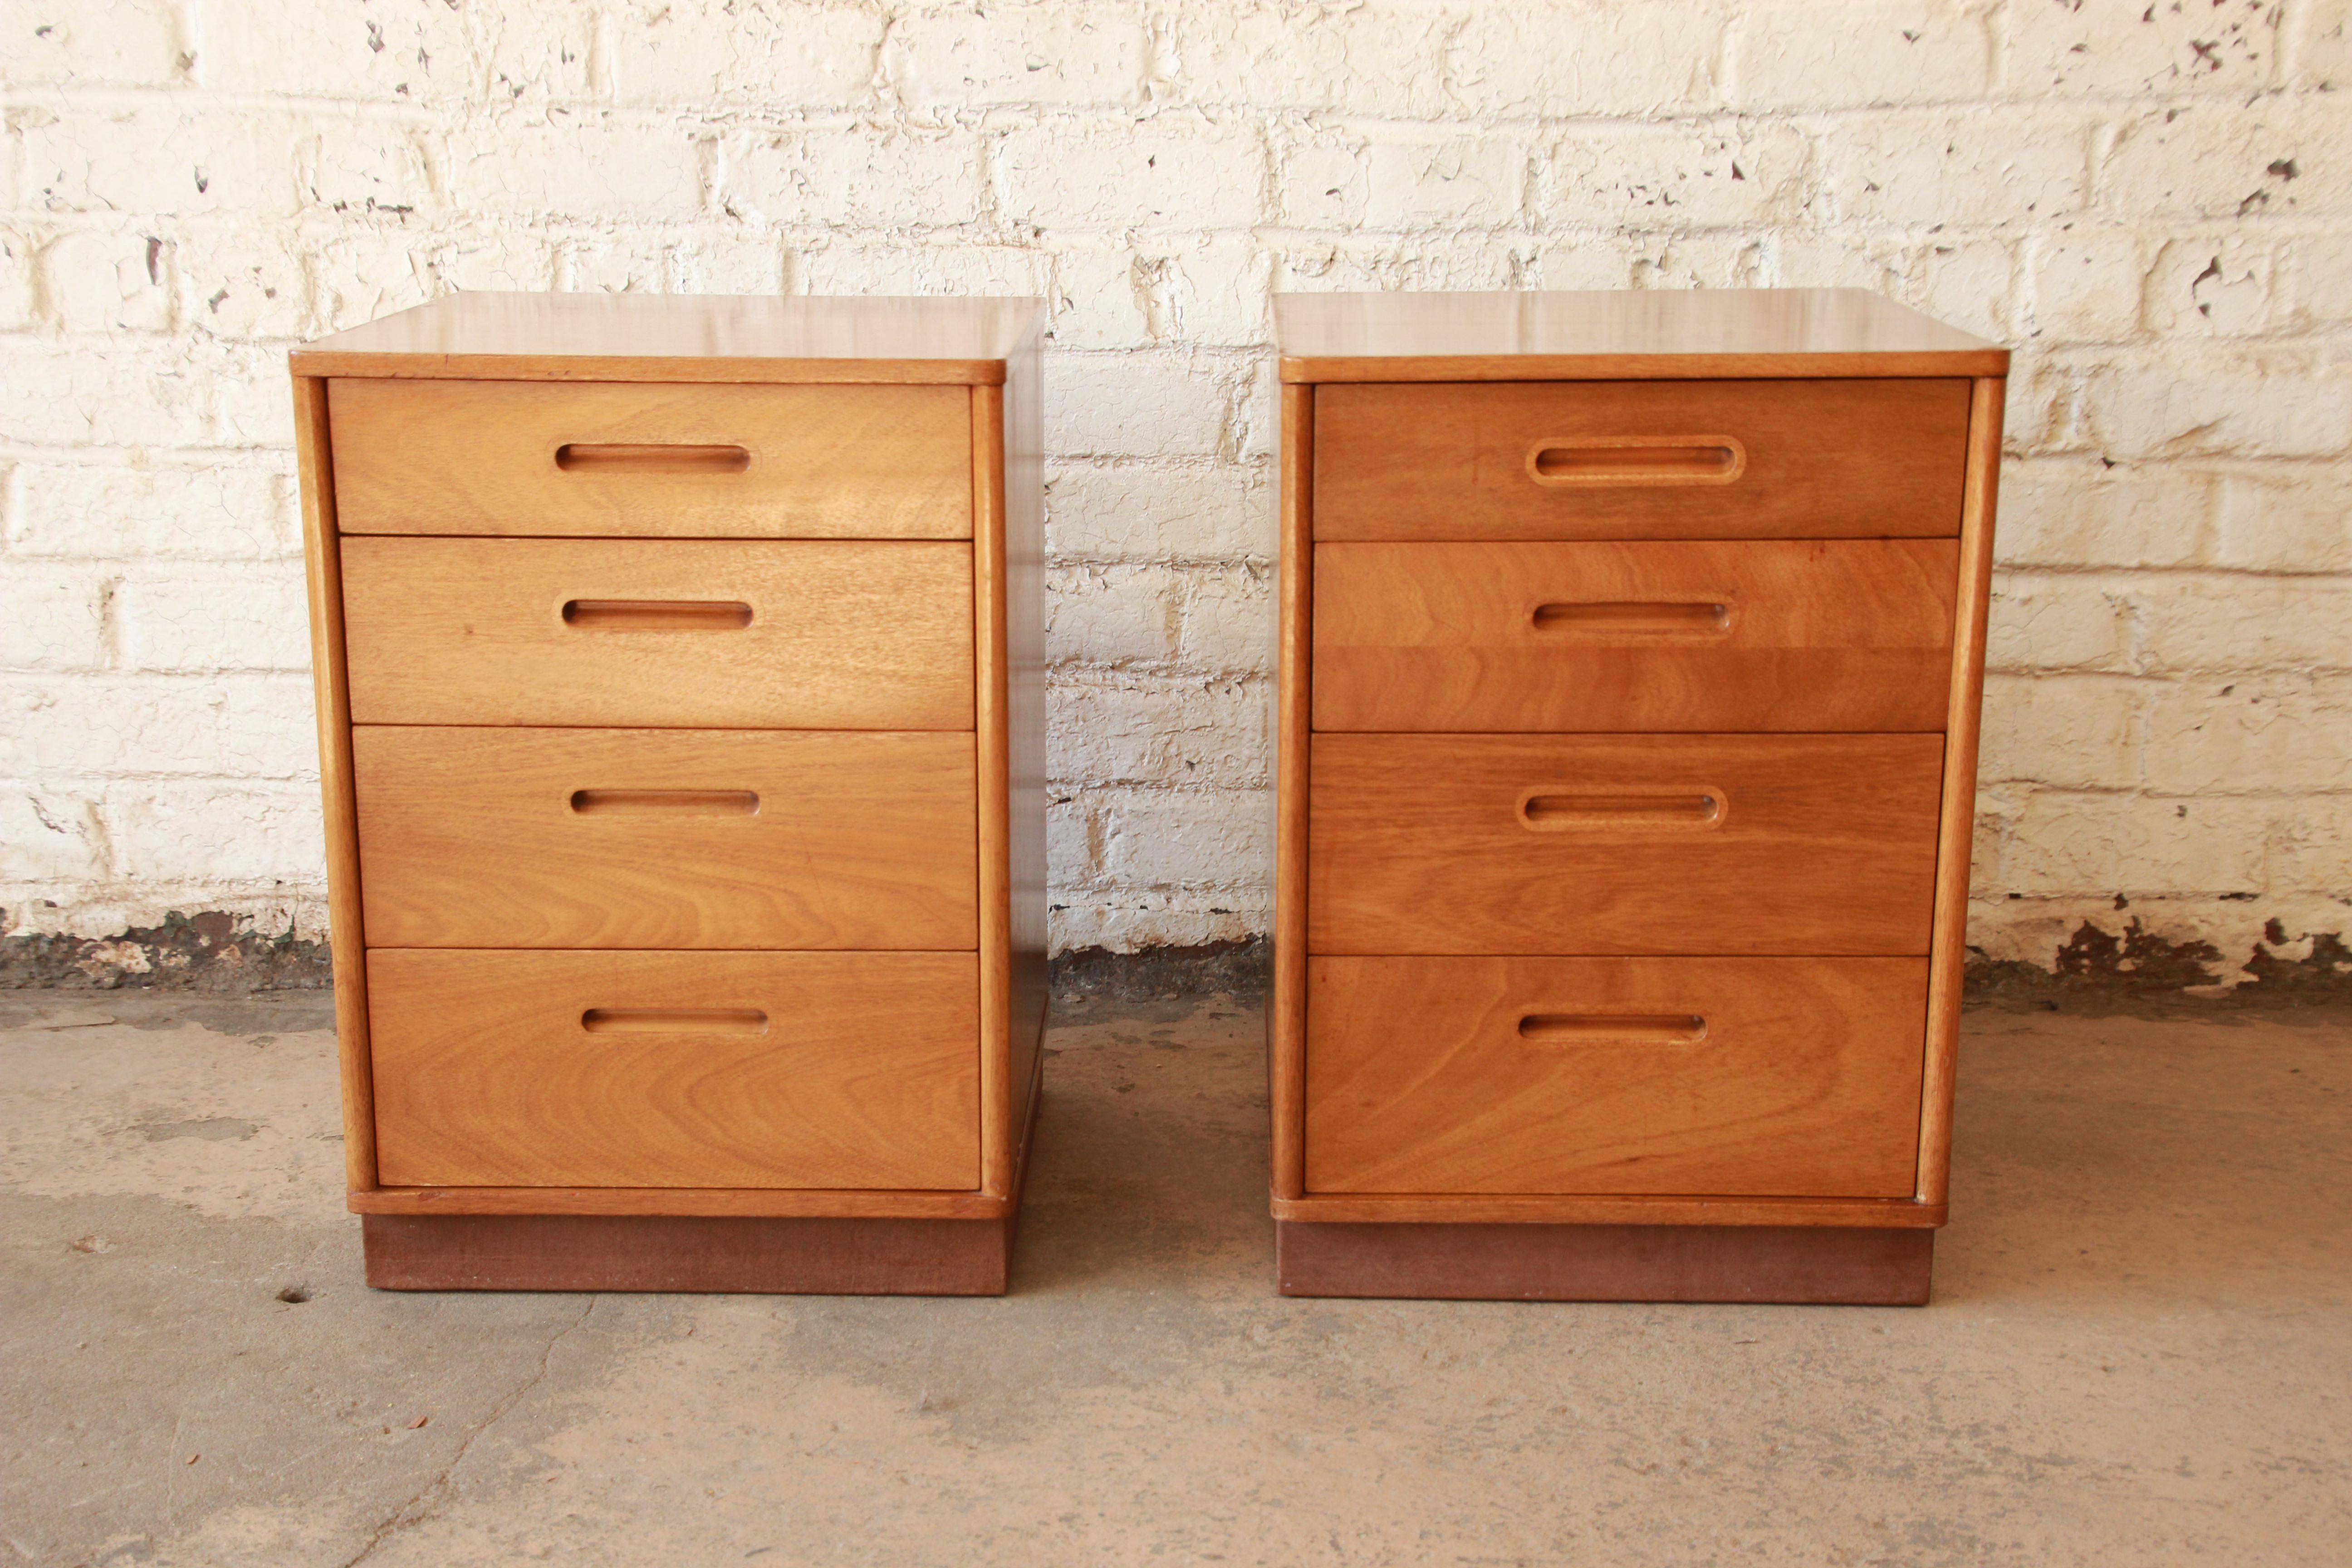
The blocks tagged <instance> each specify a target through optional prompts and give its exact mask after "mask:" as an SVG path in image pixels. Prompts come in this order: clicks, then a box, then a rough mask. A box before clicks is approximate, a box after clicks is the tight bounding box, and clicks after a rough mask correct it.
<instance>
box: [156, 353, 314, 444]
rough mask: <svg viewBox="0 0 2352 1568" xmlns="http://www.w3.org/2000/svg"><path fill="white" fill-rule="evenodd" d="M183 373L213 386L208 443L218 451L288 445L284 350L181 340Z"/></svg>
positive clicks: (290, 406) (290, 401)
mask: <svg viewBox="0 0 2352 1568" xmlns="http://www.w3.org/2000/svg"><path fill="white" fill-rule="evenodd" d="M183 368H184V374H187V375H189V376H190V377H192V378H203V379H206V380H209V381H211V382H213V383H214V384H215V385H216V386H217V388H218V391H217V392H216V393H215V397H214V404H213V430H214V437H213V438H214V439H215V441H216V442H217V443H218V444H219V445H221V446H224V447H277V448H279V449H284V448H287V447H292V446H293V445H294V398H293V395H292V394H291V392H290V390H289V388H288V386H287V384H286V351H285V349H284V348H283V347H281V346H279V345H276V344H259V343H232V342H219V341H216V340H213V339H207V338H202V337H198V338H194V339H191V340H189V341H188V342H187V343H186V350H185V353H184V365H183Z"/></svg>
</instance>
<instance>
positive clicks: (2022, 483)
mask: <svg viewBox="0 0 2352 1568" xmlns="http://www.w3.org/2000/svg"><path fill="white" fill-rule="evenodd" d="M2220 495H2221V479H2219V478H2217V477H2216V476H2214V475H2212V474H2210V473H2203V472H2198V471H2193V470H2192V471H2189V472H2183V471H2182V470H2181V469H2180V468H2178V467H2177V466H2175V465H2172V464H2145V465H2143V464H2126V465H2125V466H2123V467H2119V468H2109V467H2108V466H2106V465H2105V464H2104V463H2101V462H2099V461H2098V460H2097V459H2095V458H2087V459H2086V458H2036V459H2029V460H2027V461H2024V462H2020V463H2012V464H2011V465H2010V466H2009V467H2008V468H2006V469H2005V470H2004V471H2003V472H2002V474H2001V480H2000V514H1999V525H1998V528H1997V531H1996V532H1995V535H1994V542H1993V545H1994V549H1995V550H1996V551H1997V552H1999V558H2000V562H2001V563H2002V564H2003V565H2007V566H2186V565H2194V564H2197V563H2200V562H2203V561H2205V560H2206V559H2207V558H2208V557H2209V555H2210V552H2211V550H2212V548H2213V546H2212V539H2213V535H2214V512H2215V509H2216V507H2217V506H2218V504H2219V500H2220Z"/></svg>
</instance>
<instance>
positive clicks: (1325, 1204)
mask: <svg viewBox="0 0 2352 1568" xmlns="http://www.w3.org/2000/svg"><path fill="white" fill-rule="evenodd" d="M374 1195H375V1196H381V1195H382V1194H374ZM371 1201H373V1198H372V1199H371ZM1274 1217H1275V1218H1276V1219H1277V1220H1281V1221H1285V1222H1291V1221H1296V1222H1297V1223H1299V1224H1302V1225H1441V1224H1459V1225H1766V1226H1772V1225H1801V1226H1837V1227H1855V1228H1861V1229H1879V1228H1884V1227H1888V1226H1893V1227H1896V1228H1906V1227H1907V1228H1916V1229H1934V1228H1935V1227H1937V1226H1940V1225H1942V1224H1943V1223H1944V1221H1945V1219H1946V1217H1947V1215H1946V1210H1945V1208H1944V1205H1941V1204H1923V1203H1917V1202H1914V1201H1912V1200H1910V1199H1907V1198H1902V1199H1894V1198H1726V1197H1706V1196H1699V1197H1643V1196H1627V1195H1624V1194H1615V1195H1609V1194H1602V1195H1599V1196H1593V1195H1589V1194H1576V1195H1568V1196H1562V1195H1559V1194H1544V1195H1540V1196H1528V1195H1526V1194H1510V1193H1499V1194H1483V1195H1482V1194H1475V1193H1415V1194H1408V1195H1404V1196H1395V1195H1383V1194H1370V1195H1367V1194H1349V1195H1344V1196H1341V1195H1334V1194H1311V1195H1309V1196H1307V1197H1302V1198H1277V1199H1276V1200H1275V1203H1274Z"/></svg>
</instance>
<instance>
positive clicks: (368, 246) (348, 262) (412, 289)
mask: <svg viewBox="0 0 2352 1568" xmlns="http://www.w3.org/2000/svg"><path fill="white" fill-rule="evenodd" d="M308 260H309V272H310V308H311V312H312V315H311V319H312V321H314V322H315V323H316V330H317V331H320V332H340V331H348V330H349V329H351V328H352V327H357V326H362V325H364V324H365V323H367V322H369V321H375V320H377V319H378V318H380V317H383V316H388V315H390V314H392V313H393V312H394V310H407V309H408V308H409V307H410V306H412V305H421V304H423V303H424V302H425V300H430V299H432V298H434V297H435V296H436V295H437V294H438V293H440V292H441V289H440V286H439V280H438V271H439V268H437V267H436V247H432V246H420V245H419V244H418V243H417V237H415V236H413V235H408V234H404V233H402V232H400V231H398V230H396V229H393V230H386V229H360V230H358V231H356V232H348V233H344V234H341V235H338V236H336V237H334V238H331V239H328V240H324V241H322V242H321V243H319V244H316V245H313V246H311V247H310V256H309V258H308ZM546 286H547V280H546V279H545V278H543V277H542V279H541V282H540V284H539V287H541V288H542V289H543V288H545V287H546Z"/></svg>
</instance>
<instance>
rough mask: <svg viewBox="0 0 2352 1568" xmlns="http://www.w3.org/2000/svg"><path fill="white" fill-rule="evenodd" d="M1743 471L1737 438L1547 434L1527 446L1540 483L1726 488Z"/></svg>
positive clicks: (1532, 473)
mask: <svg viewBox="0 0 2352 1568" xmlns="http://www.w3.org/2000/svg"><path fill="white" fill-rule="evenodd" d="M1747 468H1748V448H1747V447H1744V446H1742V445H1741V444H1740V442H1739V439H1738V437H1735V436H1547V437H1544V438H1543V439H1542V440H1539V441H1538V442H1537V443H1536V444H1535V445H1534V446H1532V447H1528V478H1529V479H1533V480H1535V482H1536V483H1538V484H1539V485H1727V484H1729V483H1731V482H1732V481H1733V480H1735V479H1738V478H1739V476H1740V474H1741V473H1743V472H1744V471H1745V470H1746V469H1747Z"/></svg>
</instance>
